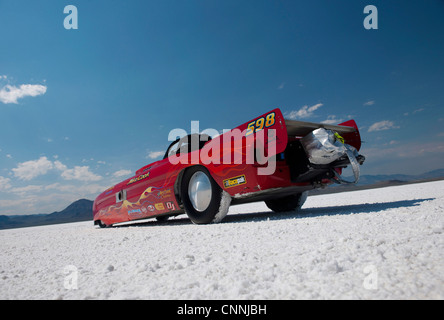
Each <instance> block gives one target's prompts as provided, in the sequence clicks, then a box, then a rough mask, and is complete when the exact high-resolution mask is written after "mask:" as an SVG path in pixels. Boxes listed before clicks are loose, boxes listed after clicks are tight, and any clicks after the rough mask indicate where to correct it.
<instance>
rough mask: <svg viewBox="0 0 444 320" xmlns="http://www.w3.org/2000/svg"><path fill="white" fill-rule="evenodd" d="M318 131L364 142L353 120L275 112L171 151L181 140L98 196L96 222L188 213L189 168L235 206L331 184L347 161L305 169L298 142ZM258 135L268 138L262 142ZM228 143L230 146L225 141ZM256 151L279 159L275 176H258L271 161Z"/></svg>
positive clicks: (106, 223)
mask: <svg viewBox="0 0 444 320" xmlns="http://www.w3.org/2000/svg"><path fill="white" fill-rule="evenodd" d="M320 127H325V128H330V129H332V130H335V132H339V134H340V135H341V136H342V137H343V138H344V140H345V142H346V143H347V144H349V145H351V146H353V147H354V148H356V149H357V150H358V151H359V149H360V147H361V138H360V135H359V130H358V127H357V126H356V123H355V122H354V121H353V120H350V121H347V122H345V123H342V124H340V125H337V126H332V125H325V124H316V123H308V122H300V121H293V120H285V119H284V117H283V115H282V113H281V111H280V110H279V109H274V110H272V111H270V112H268V113H265V114H263V115H261V116H259V117H257V118H255V119H253V120H251V121H249V122H246V123H244V124H242V125H240V126H238V127H237V128H235V129H232V130H231V131H228V132H225V133H224V134H222V135H219V136H217V137H215V138H213V139H211V140H210V141H208V142H206V141H199V148H198V149H197V150H190V149H183V148H182V149H181V151H176V149H171V148H174V147H175V146H177V147H179V145H175V143H178V141H179V140H178V141H175V142H173V143H172V145H171V146H170V148H169V149H168V150H167V153H166V155H165V157H164V159H163V160H160V161H156V162H154V163H151V164H148V165H146V166H144V167H143V168H141V169H139V170H137V171H136V173H135V175H134V176H133V177H131V178H129V179H127V180H125V181H122V182H120V183H118V184H116V185H115V186H113V187H111V188H109V189H107V190H105V191H104V192H103V193H101V194H100V195H99V196H98V197H97V198H96V200H95V202H94V206H93V213H94V222H95V224H98V225H100V226H101V227H104V226H111V225H113V224H116V223H121V222H127V221H133V220H139V219H146V218H158V219H159V220H160V219H161V217H168V216H175V215H179V214H183V213H188V212H187V209H186V206H184V201H183V200H184V197H186V194H184V193H186V191H183V190H187V189H186V186H185V189H184V188H183V184H184V182H183V178H184V176H186V172H187V170H193V171H196V168H200V170H201V171H204V172H205V173H206V174H207V175H209V176H211V178H210V179H212V182H211V183H215V184H217V186H218V187H217V186H215V188H220V189H221V190H222V191H224V193H225V194H228V195H229V196H230V198H231V205H234V204H240V203H247V202H254V201H267V200H272V199H283V198H284V197H286V196H289V195H292V194H300V193H302V192H304V191H307V190H310V189H314V188H317V187H321V186H325V185H328V184H331V183H333V180H332V178H333V177H334V174H333V171H332V170H334V171H336V172H337V173H339V174H340V173H341V168H343V167H345V165H346V163H339V164H336V165H333V166H329V167H325V168H315V169H313V168H310V170H307V167H309V166H310V165H309V164H308V162H307V157H306V155H305V153H304V151H303V150H302V149H303V148H301V146H300V143H299V140H300V139H301V137H303V136H305V135H306V134H308V133H310V132H311V131H313V130H314V129H316V128H320ZM271 129H273V130H272V131H270V130H271ZM259 136H261V137H268V138H267V139H262V140H260V139H258V137H259ZM270 137H271V138H270ZM188 138H189V140H188V141H190V139H191V140H192V139H193V138H192V137H191V136H189V137H188ZM227 141H231V143H223V142H227ZM270 145H272V148H270ZM258 147H262V149H264V150H265V151H264V152H263V153H265V154H264V155H263V156H262V158H263V159H268V160H269V161H275V162H273V163H272V164H273V167H274V170H272V172H271V174H265V175H261V174H259V171H258V170H259V169H263V170H266V169H267V166H269V165H270V163H266V161H265V162H264V161H259V160H258V158H259V157H258V155H257V154H255V153H254V152H253V153H252V152H250V151H251V150H255V149H257V148H258ZM267 148H268V149H267ZM178 150H179V149H178ZM270 150H271V151H270ZM267 151H268V154H267ZM168 155H169V156H168ZM270 159H272V160H270ZM217 160H219V161H217ZM224 160H225V161H224ZM191 168H194V169H191ZM192 220H193V219H192ZM193 222H194V221H193Z"/></svg>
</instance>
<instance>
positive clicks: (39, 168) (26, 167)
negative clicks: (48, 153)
mask: <svg viewBox="0 0 444 320" xmlns="http://www.w3.org/2000/svg"><path fill="white" fill-rule="evenodd" d="M52 168H53V163H52V162H51V161H49V160H48V158H46V157H41V158H40V159H38V160H31V161H26V162H22V163H19V164H18V166H17V168H14V169H12V172H14V175H15V176H16V177H17V178H19V179H20V180H26V181H29V180H31V179H34V178H35V177H38V176H40V175H43V174H46V173H47V172H48V171H49V170H51V169H52Z"/></svg>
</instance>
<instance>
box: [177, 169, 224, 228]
mask: <svg viewBox="0 0 444 320" xmlns="http://www.w3.org/2000/svg"><path fill="white" fill-rule="evenodd" d="M198 171H200V172H203V173H204V174H205V175H206V176H207V177H208V178H209V180H210V183H211V200H210V204H209V205H208V207H207V209H205V210H204V211H202V212H200V211H197V210H196V209H195V208H194V207H193V205H192V203H191V200H190V197H189V195H188V186H189V182H190V179H191V177H192V176H193V175H194V174H195V173H196V172H198ZM180 195H181V198H182V202H183V206H184V208H185V212H186V213H187V215H188V217H189V218H190V220H191V221H192V222H193V223H194V224H208V223H212V222H220V221H215V219H216V215H217V214H218V213H219V209H220V207H221V201H222V189H221V188H220V187H219V185H218V184H217V183H216V181H214V179H213V178H212V177H211V175H210V173H209V172H208V170H207V169H205V168H204V167H201V166H196V167H191V168H189V169H187V170H186V171H185V173H184V175H183V177H182V183H181V186H180ZM227 211H228V209H227Z"/></svg>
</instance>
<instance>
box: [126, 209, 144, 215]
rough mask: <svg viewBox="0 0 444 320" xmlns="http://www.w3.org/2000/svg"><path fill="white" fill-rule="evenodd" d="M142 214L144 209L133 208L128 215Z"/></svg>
mask: <svg viewBox="0 0 444 320" xmlns="http://www.w3.org/2000/svg"><path fill="white" fill-rule="evenodd" d="M141 214H142V211H141V210H140V209H133V210H128V215H129V216H133V217H135V216H139V215H141Z"/></svg>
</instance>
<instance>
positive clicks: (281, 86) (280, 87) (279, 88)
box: [277, 82, 285, 90]
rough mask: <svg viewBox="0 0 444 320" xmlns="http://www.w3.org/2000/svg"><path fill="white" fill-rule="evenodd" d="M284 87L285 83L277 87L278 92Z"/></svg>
mask: <svg viewBox="0 0 444 320" xmlns="http://www.w3.org/2000/svg"><path fill="white" fill-rule="evenodd" d="M284 87H285V82H282V83H281V84H280V85H279V87H277V89H278V90H282V89H284Z"/></svg>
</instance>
